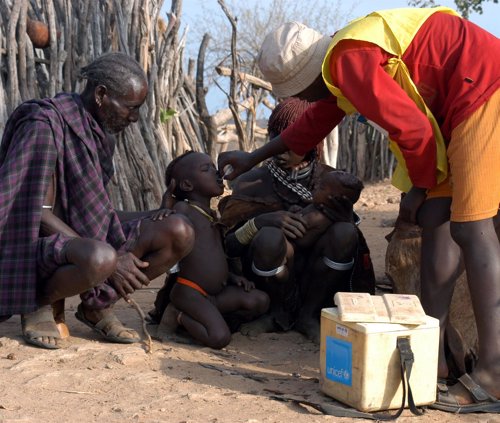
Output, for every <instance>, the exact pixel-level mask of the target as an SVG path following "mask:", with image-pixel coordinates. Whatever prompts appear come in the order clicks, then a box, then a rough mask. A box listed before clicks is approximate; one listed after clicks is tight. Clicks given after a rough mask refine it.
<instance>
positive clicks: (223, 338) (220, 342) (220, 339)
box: [207, 328, 231, 350]
mask: <svg viewBox="0 0 500 423" xmlns="http://www.w3.org/2000/svg"><path fill="white" fill-rule="evenodd" d="M230 341H231V332H230V331H229V329H228V328H219V329H217V330H215V331H213V333H210V335H209V339H208V342H207V345H208V346H209V347H210V348H214V349H216V350H220V349H221V348H224V347H226V346H227V345H228V344H229V342H230Z"/></svg>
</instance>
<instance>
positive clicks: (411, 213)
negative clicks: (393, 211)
mask: <svg viewBox="0 0 500 423" xmlns="http://www.w3.org/2000/svg"><path fill="white" fill-rule="evenodd" d="M426 197H427V190H426V189H425V188H417V187H412V188H411V189H410V191H408V192H407V193H406V194H403V195H402V196H401V204H400V205H399V216H398V219H400V220H402V221H403V222H406V223H411V224H412V225H415V224H416V223H417V212H418V209H419V208H420V206H421V205H422V204H423V203H424V201H425V198H426Z"/></svg>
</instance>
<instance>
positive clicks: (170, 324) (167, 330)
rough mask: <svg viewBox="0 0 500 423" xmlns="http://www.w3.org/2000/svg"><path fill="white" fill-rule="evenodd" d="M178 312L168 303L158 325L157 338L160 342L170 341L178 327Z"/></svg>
mask: <svg viewBox="0 0 500 423" xmlns="http://www.w3.org/2000/svg"><path fill="white" fill-rule="evenodd" d="M179 313H180V311H179V310H177V308H175V306H174V305H173V304H172V303H169V304H168V306H167V308H166V309H165V311H164V312H163V316H162V317H161V320H160V323H159V325H158V332H157V337H158V339H159V340H160V341H163V340H168V339H171V338H172V336H173V335H175V331H176V330H177V328H178V327H179V322H178V317H179Z"/></svg>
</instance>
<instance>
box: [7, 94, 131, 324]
mask: <svg viewBox="0 0 500 423" xmlns="http://www.w3.org/2000/svg"><path fill="white" fill-rule="evenodd" d="M114 147H115V142H114V140H113V139H111V138H110V137H107V136H106V135H105V133H104V132H103V131H102V129H101V128H100V127H99V125H98V124H97V122H96V121H95V120H94V119H93V117H92V116H91V115H90V114H89V113H88V112H87V111H86V109H85V108H84V107H83V103H82V101H81V98H80V96H79V95H78V94H64V93H63V94H59V95H57V96H56V97H54V98H52V99H44V100H31V101H28V102H25V103H23V104H21V105H20V106H19V107H18V108H17V109H16V110H15V111H14V112H13V113H12V115H11V117H10V118H9V120H8V121H7V124H6V127H5V131H4V134H3V138H2V143H1V145H0V316H3V315H12V314H19V313H28V312H31V311H33V310H35V309H36V308H37V304H36V293H37V287H39V285H40V283H41V280H40V276H39V275H38V273H37V248H38V243H39V240H40V238H39V229H40V220H41V213H42V202H43V200H44V197H45V193H46V191H47V189H48V184H49V183H50V181H51V177H52V174H53V173H54V172H55V173H56V178H57V197H58V201H59V202H60V203H61V205H62V210H63V215H64V216H63V217H62V220H64V222H65V223H66V224H68V225H69V226H70V227H71V228H73V229H74V230H75V231H76V232H77V233H78V234H79V235H80V236H82V237H87V238H93V239H97V240H101V241H107V242H108V243H109V244H111V245H112V246H113V247H114V248H116V249H119V248H120V247H121V246H122V245H123V244H124V243H125V241H126V236H125V234H124V231H123V229H122V226H121V224H120V221H119V219H118V216H117V214H116V212H115V211H114V209H113V207H112V204H111V201H110V199H109V196H108V194H107V192H106V189H105V186H106V184H107V182H108V181H109V180H110V178H111V177H112V175H113V162H112V158H113V152H114Z"/></svg>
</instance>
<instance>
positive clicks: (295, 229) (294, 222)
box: [254, 210, 307, 239]
mask: <svg viewBox="0 0 500 423" xmlns="http://www.w3.org/2000/svg"><path fill="white" fill-rule="evenodd" d="M254 222H255V226H257V228H258V229H260V228H262V227H264V226H272V227H275V228H279V229H281V230H282V231H283V233H284V234H285V236H286V237H287V238H290V239H297V238H302V237H303V236H304V235H305V233H306V227H307V226H306V222H305V220H304V218H303V217H302V216H300V215H298V214H296V213H292V212H289V211H284V210H279V211H275V212H270V213H263V214H261V215H259V216H257V217H256V218H255V220H254Z"/></svg>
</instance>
